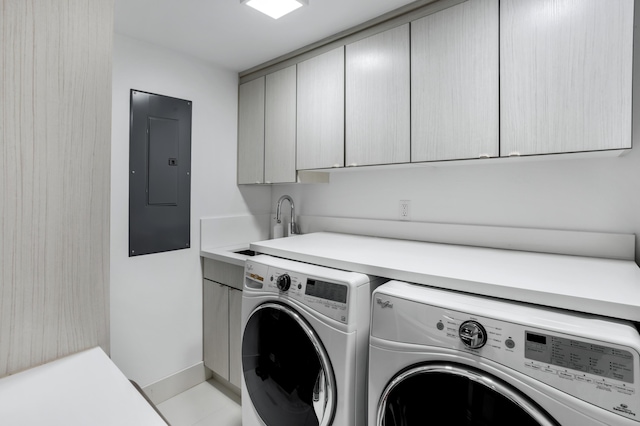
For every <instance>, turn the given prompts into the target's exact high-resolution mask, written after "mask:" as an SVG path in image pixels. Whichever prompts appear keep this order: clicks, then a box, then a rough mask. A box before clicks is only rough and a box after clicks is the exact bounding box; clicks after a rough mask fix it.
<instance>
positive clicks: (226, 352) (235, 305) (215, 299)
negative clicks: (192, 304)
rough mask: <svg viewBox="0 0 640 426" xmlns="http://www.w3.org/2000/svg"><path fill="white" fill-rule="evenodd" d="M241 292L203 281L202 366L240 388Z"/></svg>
mask: <svg viewBox="0 0 640 426" xmlns="http://www.w3.org/2000/svg"><path fill="white" fill-rule="evenodd" d="M241 306H242V291H240V290H237V289H235V288H232V287H229V286H226V285H224V284H220V283H217V282H214V281H210V280H207V279H205V280H204V365H205V366H206V367H207V368H209V369H211V370H212V371H213V372H214V373H216V374H217V375H219V376H220V377H222V378H224V379H226V380H228V381H229V382H230V383H231V384H233V385H235V386H237V387H240V377H241V376H240V375H241V374H242V360H241V350H240V342H241V330H240V320H241V317H240V315H241Z"/></svg>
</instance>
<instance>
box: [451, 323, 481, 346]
mask: <svg viewBox="0 0 640 426" xmlns="http://www.w3.org/2000/svg"><path fill="white" fill-rule="evenodd" d="M458 335H459V336H460V340H462V343H464V345H465V346H466V347H468V348H471V349H480V348H481V347H483V346H484V345H485V343H487V332H486V331H485V329H484V327H483V326H482V325H481V324H480V323H479V322H477V321H465V322H463V323H462V325H461V326H460V328H459V329H458Z"/></svg>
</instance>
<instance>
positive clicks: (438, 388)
mask: <svg viewBox="0 0 640 426" xmlns="http://www.w3.org/2000/svg"><path fill="white" fill-rule="evenodd" d="M444 424H447V425H458V426H488V425H491V426H513V425H518V426H557V425H558V423H556V422H555V421H554V420H553V419H551V418H550V417H549V416H548V415H547V413H545V412H544V410H542V409H541V408H540V407H539V406H538V405H536V404H535V403H534V402H533V401H531V400H529V399H528V398H527V397H526V396H524V395H523V394H522V393H520V392H518V391H517V390H515V389H514V388H512V387H511V386H510V385H508V384H506V383H504V382H502V381H501V380H500V379H498V378H496V377H492V376H489V375H487V374H485V373H483V372H482V371H480V370H476V369H473V368H470V367H467V366H463V365H458V364H452V363H437V364H427V365H421V366H418V367H414V368H411V369H409V370H408V371H405V372H403V373H402V374H400V375H398V376H396V377H395V378H394V379H393V380H392V381H391V382H390V383H389V384H388V385H387V387H386V388H385V390H384V392H383V394H382V397H381V398H380V403H379V405H378V412H377V421H376V425H377V426H418V425H419V426H425V425H444Z"/></svg>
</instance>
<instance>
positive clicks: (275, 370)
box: [241, 255, 381, 426]
mask: <svg viewBox="0 0 640 426" xmlns="http://www.w3.org/2000/svg"><path fill="white" fill-rule="evenodd" d="M380 282H381V280H380V279H378V278H373V277H369V276H367V275H364V274H359V273H354V272H347V271H342V270H336V269H331V268H325V267H320V266H315V265H310V264H306V263H300V262H294V261H291V260H287V259H280V258H276V257H271V256H266V255H259V256H256V257H253V258H252V259H250V260H247V262H246V264H245V278H244V288H243V294H242V370H243V374H242V384H241V388H242V424H243V426H328V425H333V426H364V425H365V424H366V378H367V361H368V356H367V354H368V345H369V321H370V312H371V311H370V300H371V291H372V290H373V289H374V288H375V287H376V286H377V285H378V284H379V283H380Z"/></svg>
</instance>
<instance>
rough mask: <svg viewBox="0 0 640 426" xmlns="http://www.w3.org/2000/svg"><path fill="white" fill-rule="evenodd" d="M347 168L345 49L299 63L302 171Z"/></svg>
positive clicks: (300, 155) (299, 149)
mask: <svg viewBox="0 0 640 426" xmlns="http://www.w3.org/2000/svg"><path fill="white" fill-rule="evenodd" d="M342 166H344V47H343V46H340V47H339V48H337V49H334V50H331V51H329V52H327V53H323V54H322V55H319V56H316V57H314V58H311V59H308V60H306V61H303V62H300V63H299V64H298V142H297V168H298V170H307V169H322V168H328V167H342Z"/></svg>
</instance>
